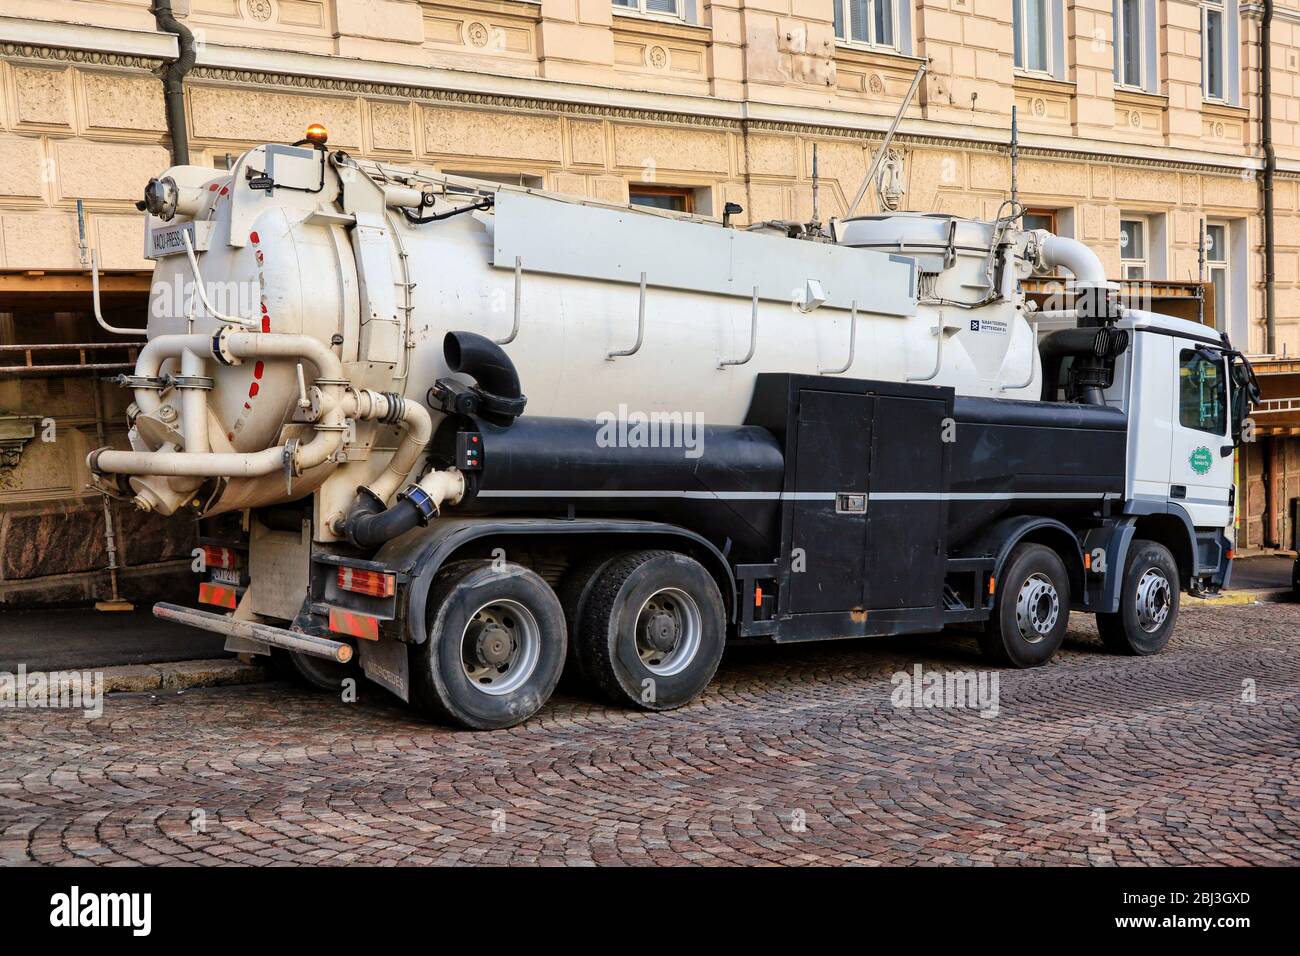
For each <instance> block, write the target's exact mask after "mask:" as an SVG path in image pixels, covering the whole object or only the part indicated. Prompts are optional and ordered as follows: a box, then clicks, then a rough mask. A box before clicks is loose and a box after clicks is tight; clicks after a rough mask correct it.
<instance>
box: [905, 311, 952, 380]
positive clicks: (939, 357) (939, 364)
mask: <svg viewBox="0 0 1300 956" xmlns="http://www.w3.org/2000/svg"><path fill="white" fill-rule="evenodd" d="M930 331H931V332H933V333H935V334H936V335H938V336H939V347H938V350H937V352H936V354H935V357H934V371H933V372H931V373H930V374H929V375H922V376H919V377H918V376H913V375H909V376H907V380H908V381H909V382H929V381H932V380H934V379H935V378H938V377H939V370H940V369H942V368H943V316H942V315H940V316H939V324H938V325H932V326H930Z"/></svg>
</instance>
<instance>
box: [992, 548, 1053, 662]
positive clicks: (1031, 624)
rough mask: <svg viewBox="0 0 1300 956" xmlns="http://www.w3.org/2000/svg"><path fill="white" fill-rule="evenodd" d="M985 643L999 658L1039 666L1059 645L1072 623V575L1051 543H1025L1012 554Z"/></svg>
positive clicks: (1000, 586) (1004, 573)
mask: <svg viewBox="0 0 1300 956" xmlns="http://www.w3.org/2000/svg"><path fill="white" fill-rule="evenodd" d="M1001 577H1002V580H1001V581H1000V582H998V594H997V598H996V600H995V601H994V604H993V616H992V617H991V618H990V619H989V621H988V623H987V624H986V625H985V629H984V633H983V634H982V635H981V636H980V649H981V650H982V651H983V652H984V655H985V656H986V657H987V658H988V659H989V660H991V661H992V662H994V663H996V664H1000V665H1003V666H1010V667H1021V668H1024V667H1038V666H1040V665H1042V664H1046V663H1047V662H1048V661H1050V660H1051V659H1052V657H1053V656H1055V654H1056V652H1057V651H1058V650H1060V647H1061V642H1062V641H1064V640H1065V632H1066V629H1067V628H1068V627H1069V626H1070V578H1069V575H1068V574H1067V573H1066V571H1065V564H1064V562H1062V561H1061V559H1060V557H1059V556H1058V555H1057V554H1056V552H1055V551H1053V550H1052V549H1051V548H1047V547H1044V546H1043V545H1041V544H1022V545H1019V546H1018V547H1017V548H1016V549H1015V551H1013V552H1012V553H1011V557H1010V558H1008V559H1007V563H1006V567H1005V570H1003V572H1002V575H1001Z"/></svg>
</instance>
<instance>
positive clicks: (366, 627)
mask: <svg viewBox="0 0 1300 956" xmlns="http://www.w3.org/2000/svg"><path fill="white" fill-rule="evenodd" d="M330 630H331V631H334V632H336V633H338V634H347V635H348V636H349V637H360V638H362V639H363V640H367V641H377V640H379V621H378V620H376V619H375V618H373V617H366V616H365V615H364V614H353V613H352V612H351V611H341V610H339V609H338V608H336V607H332V608H330Z"/></svg>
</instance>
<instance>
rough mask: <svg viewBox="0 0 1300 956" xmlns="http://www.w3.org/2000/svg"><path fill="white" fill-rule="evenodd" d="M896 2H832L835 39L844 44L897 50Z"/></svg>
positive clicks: (884, 0)
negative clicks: (833, 6) (863, 44)
mask: <svg viewBox="0 0 1300 956" xmlns="http://www.w3.org/2000/svg"><path fill="white" fill-rule="evenodd" d="M898 7H899V0H835V8H834V9H835V36H836V37H838V38H839V39H841V40H843V41H845V42H846V43H865V44H867V45H868V46H879V47H886V48H888V49H890V50H898V49H901V46H900V44H899V32H900V31H899V23H898Z"/></svg>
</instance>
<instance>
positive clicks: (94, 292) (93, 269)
mask: <svg viewBox="0 0 1300 956" xmlns="http://www.w3.org/2000/svg"><path fill="white" fill-rule="evenodd" d="M90 289H91V299H92V301H93V303H94V306H95V321H96V322H98V323H99V327H100V328H101V329H103V330H104V331H105V332H112V333H113V334H114V335H139V336H141V337H147V336H148V335H149V330H148V329H119V328H118V327H117V326H115V325H109V324H108V322H106V321H105V320H104V311H103V309H101V308H100V306H99V250H98V249H92V250H91V251H90Z"/></svg>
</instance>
